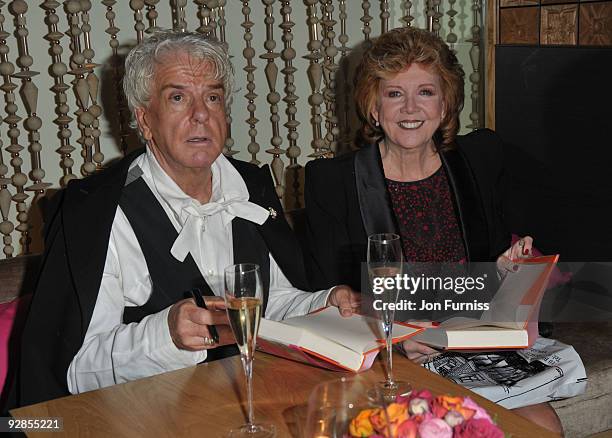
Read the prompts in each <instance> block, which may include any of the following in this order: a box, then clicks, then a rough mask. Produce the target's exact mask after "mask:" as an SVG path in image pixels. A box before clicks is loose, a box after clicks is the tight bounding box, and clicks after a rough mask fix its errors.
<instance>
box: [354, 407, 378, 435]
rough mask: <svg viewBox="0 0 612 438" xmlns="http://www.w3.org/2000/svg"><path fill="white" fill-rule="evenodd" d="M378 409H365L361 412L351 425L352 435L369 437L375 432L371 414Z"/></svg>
mask: <svg viewBox="0 0 612 438" xmlns="http://www.w3.org/2000/svg"><path fill="white" fill-rule="evenodd" d="M377 410H378V409H364V410H363V411H361V412H359V414H357V416H356V417H355V418H353V420H352V421H351V424H350V425H349V433H350V434H351V436H352V437H359V438H361V437H368V436H370V435H372V434H373V433H374V427H373V426H372V422H371V421H370V416H371V415H372V414H373V413H374V412H375V411H377Z"/></svg>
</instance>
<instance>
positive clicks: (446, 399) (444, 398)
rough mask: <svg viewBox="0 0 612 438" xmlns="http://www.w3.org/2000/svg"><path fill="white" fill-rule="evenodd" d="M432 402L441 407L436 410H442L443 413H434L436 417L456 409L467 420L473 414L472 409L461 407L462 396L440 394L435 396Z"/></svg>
mask: <svg viewBox="0 0 612 438" xmlns="http://www.w3.org/2000/svg"><path fill="white" fill-rule="evenodd" d="M434 404H436V405H438V406H439V407H440V408H442V409H440V410H439V411H438V412H440V413H441V412H442V411H444V413H443V414H442V415H441V416H440V417H438V415H436V416H437V417H438V418H442V417H444V415H446V413H447V412H448V411H457V412H459V413H460V414H461V415H462V416H463V418H465V419H466V420H469V419H470V418H472V417H473V416H474V410H473V409H469V408H464V407H463V397H451V396H449V395H441V396H439V397H436V398H435V400H434Z"/></svg>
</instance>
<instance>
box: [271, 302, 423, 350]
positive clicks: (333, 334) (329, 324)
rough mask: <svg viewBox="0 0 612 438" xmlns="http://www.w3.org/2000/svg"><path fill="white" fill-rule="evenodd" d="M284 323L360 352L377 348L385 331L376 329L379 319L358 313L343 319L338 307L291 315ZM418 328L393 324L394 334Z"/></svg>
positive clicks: (397, 335) (399, 334) (405, 333)
mask: <svg viewBox="0 0 612 438" xmlns="http://www.w3.org/2000/svg"><path fill="white" fill-rule="evenodd" d="M283 324H286V325H292V326H296V327H301V328H303V329H305V330H308V331H309V332H312V333H315V334H317V335H319V336H321V337H325V338H328V339H331V340H333V341H334V342H337V343H339V344H342V345H344V346H346V347H348V348H350V349H351V350H353V351H357V352H360V353H362V352H366V351H369V350H372V349H374V348H376V347H377V346H378V345H379V344H378V342H376V340H377V339H380V336H381V335H379V334H378V333H382V330H380V329H379V328H377V327H378V324H379V322H378V321H377V320H376V319H373V318H370V317H367V316H363V315H356V314H353V316H351V317H349V318H343V317H342V316H340V313H339V312H338V309H337V308H335V307H328V308H326V309H324V310H321V311H319V312H315V313H311V314H309V315H304V316H299V317H297V318H289V319H286V320H284V321H283ZM416 330H417V329H414V328H411V327H405V326H402V325H399V324H394V325H393V336H394V337H401V336H405V335H408V334H411V333H414V332H415V331H416Z"/></svg>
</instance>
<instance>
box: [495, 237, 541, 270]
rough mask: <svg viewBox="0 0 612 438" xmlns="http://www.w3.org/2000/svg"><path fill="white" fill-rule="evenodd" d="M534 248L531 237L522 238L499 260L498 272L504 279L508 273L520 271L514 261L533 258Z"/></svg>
mask: <svg viewBox="0 0 612 438" xmlns="http://www.w3.org/2000/svg"><path fill="white" fill-rule="evenodd" d="M532 247H533V239H532V238H531V237H530V236H525V237H521V238H520V239H519V240H517V241H516V242H514V245H512V246H511V247H510V248H508V249H507V250H506V251H505V252H504V253H503V254H502V255H500V256H499V257H498V258H497V272H499V274H500V275H501V276H502V277H503V276H505V275H506V274H507V273H508V272H516V271H518V265H517V264H516V263H514V260H516V259H520V258H526V257H531V249H532Z"/></svg>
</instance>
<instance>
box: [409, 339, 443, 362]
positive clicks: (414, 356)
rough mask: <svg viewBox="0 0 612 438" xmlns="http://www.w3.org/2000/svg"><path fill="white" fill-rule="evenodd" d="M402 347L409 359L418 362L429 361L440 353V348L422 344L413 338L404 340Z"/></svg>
mask: <svg viewBox="0 0 612 438" xmlns="http://www.w3.org/2000/svg"><path fill="white" fill-rule="evenodd" d="M402 349H403V350H404V354H405V355H406V357H407V358H408V359H410V360H411V361H413V362H414V363H418V364H424V363H426V362H429V361H430V360H431V359H432V358H434V357H436V356H438V355H439V354H440V352H439V351H438V350H434V349H433V348H431V347H428V346H427V345H425V344H421V343H419V342H417V341H413V340H411V339H407V340H405V341H404V342H402Z"/></svg>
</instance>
